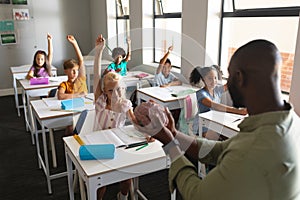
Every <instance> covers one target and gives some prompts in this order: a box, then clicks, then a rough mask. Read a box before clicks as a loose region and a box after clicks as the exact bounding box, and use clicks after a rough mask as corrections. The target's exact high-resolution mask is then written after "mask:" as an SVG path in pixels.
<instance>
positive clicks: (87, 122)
mask: <svg viewBox="0 0 300 200" xmlns="http://www.w3.org/2000/svg"><path fill="white" fill-rule="evenodd" d="M94 121H95V110H84V111H82V112H81V113H80V115H77V116H74V118H73V124H75V127H74V131H73V133H75V134H80V135H84V134H87V133H91V132H93V129H94Z"/></svg>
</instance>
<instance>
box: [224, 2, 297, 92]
mask: <svg viewBox="0 0 300 200" xmlns="http://www.w3.org/2000/svg"><path fill="white" fill-rule="evenodd" d="M223 6H224V7H223V12H222V29H221V30H222V32H221V33H222V35H221V42H220V44H221V51H220V57H219V58H220V59H219V62H220V65H221V68H222V71H223V73H224V75H225V77H226V76H227V75H228V74H227V66H228V62H229V60H230V58H231V56H232V54H233V53H234V51H235V50H236V49H237V48H238V47H240V46H242V45H243V44H245V43H247V42H249V41H251V40H254V39H266V40H269V41H271V42H273V43H274V44H275V45H276V46H277V47H278V49H279V50H280V51H281V55H282V59H283V64H282V69H281V89H282V91H283V92H287V93H289V91H290V86H291V79H292V72H293V64H294V53H295V46H296V39H297V30H298V21H299V11H300V7H298V6H300V1H299V0H286V1H280V0H272V1H269V0H252V1H248V0H223ZM258 6H259V7H258ZM291 6H293V7H291Z"/></svg>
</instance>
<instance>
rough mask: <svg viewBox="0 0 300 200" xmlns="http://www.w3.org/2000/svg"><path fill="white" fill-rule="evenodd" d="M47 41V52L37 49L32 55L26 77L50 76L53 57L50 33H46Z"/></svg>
mask: <svg viewBox="0 0 300 200" xmlns="http://www.w3.org/2000/svg"><path fill="white" fill-rule="evenodd" d="M47 42H48V54H47V53H46V52H45V51H43V50H38V51H36V52H35V54H34V57H33V64H32V66H31V68H30V69H29V71H28V73H27V75H26V79H28V80H29V79H31V78H34V77H49V76H52V73H51V65H52V58H53V45H52V35H50V34H49V33H48V34H47Z"/></svg>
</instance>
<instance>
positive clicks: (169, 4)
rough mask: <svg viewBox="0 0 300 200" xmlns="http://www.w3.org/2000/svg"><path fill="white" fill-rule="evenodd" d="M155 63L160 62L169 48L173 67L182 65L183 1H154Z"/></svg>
mask: <svg viewBox="0 0 300 200" xmlns="http://www.w3.org/2000/svg"><path fill="white" fill-rule="evenodd" d="M153 7H154V9H153V11H154V22H153V24H154V29H153V30H154V41H155V42H154V61H155V62H159V61H160V59H161V58H162V57H163V56H164V54H165V53H166V51H167V49H168V47H169V46H171V45H173V46H174V49H173V53H172V54H171V55H170V56H169V59H170V60H171V62H172V65H174V66H178V67H180V65H181V12H182V0H153Z"/></svg>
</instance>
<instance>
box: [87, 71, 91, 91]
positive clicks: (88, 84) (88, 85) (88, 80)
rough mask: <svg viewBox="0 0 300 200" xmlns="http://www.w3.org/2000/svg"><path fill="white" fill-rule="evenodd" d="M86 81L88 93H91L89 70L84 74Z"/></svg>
mask: <svg viewBox="0 0 300 200" xmlns="http://www.w3.org/2000/svg"><path fill="white" fill-rule="evenodd" d="M88 71H89V70H88ZM86 82H87V88H88V91H89V93H92V91H91V74H90V72H88V73H87V74H86Z"/></svg>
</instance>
